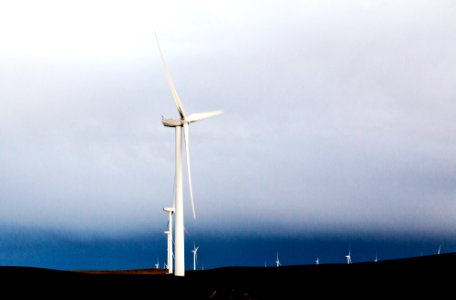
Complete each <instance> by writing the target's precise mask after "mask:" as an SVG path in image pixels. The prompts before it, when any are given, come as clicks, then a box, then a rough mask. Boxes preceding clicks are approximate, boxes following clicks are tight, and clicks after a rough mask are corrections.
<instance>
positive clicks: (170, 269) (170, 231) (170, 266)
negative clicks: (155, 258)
mask: <svg viewBox="0 0 456 300" xmlns="http://www.w3.org/2000/svg"><path fill="white" fill-rule="evenodd" d="M163 211H165V212H167V213H168V230H166V231H165V234H166V235H167V237H168V250H167V251H168V257H167V261H168V262H167V266H168V274H172V273H173V214H174V208H173V207H167V208H163Z"/></svg>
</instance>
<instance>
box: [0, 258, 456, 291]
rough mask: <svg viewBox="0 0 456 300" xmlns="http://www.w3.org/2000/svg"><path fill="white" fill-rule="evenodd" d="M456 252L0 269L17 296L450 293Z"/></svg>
mask: <svg viewBox="0 0 456 300" xmlns="http://www.w3.org/2000/svg"><path fill="white" fill-rule="evenodd" d="M455 270H456V254H453V253H450V254H441V255H431V256H423V257H414V258H406V259H397V260H389V261H379V262H367V263H354V264H350V265H348V264H321V265H301V266H283V267H226V268H217V269H211V270H199V271H187V272H186V276H185V277H183V278H182V277H175V276H173V275H168V274H165V272H166V271H165V270H161V269H141V270H98V271H93V270H91V271H84V270H78V271H61V270H52V269H42V268H31V267H13V266H4V267H0V276H1V282H2V284H1V285H2V290H3V291H4V292H14V294H15V295H20V294H33V295H61V296H62V297H66V296H67V295H74V296H76V295H79V296H83V295H94V294H97V295H103V296H105V297H106V296H119V295H128V296H132V295H147V298H149V299H163V297H165V296H166V297H168V298H171V299H177V298H179V299H184V298H185V299H285V298H289V299H291V298H293V297H294V298H299V299H304V298H306V297H307V296H311V295H312V296H318V298H322V297H325V296H335V295H337V296H344V297H347V296H348V297H351V296H357V297H362V298H365V299H370V298H372V297H375V298H378V297H385V298H386V297H387V298H397V296H404V297H408V299H409V298H410V297H411V296H426V295H428V296H432V298H434V297H435V296H437V295H443V294H447V293H448V292H451V291H452V289H451V288H452V285H453V283H452V277H453V274H454V272H455Z"/></svg>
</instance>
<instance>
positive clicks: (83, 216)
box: [0, 1, 456, 232]
mask: <svg viewBox="0 0 456 300" xmlns="http://www.w3.org/2000/svg"><path fill="white" fill-rule="evenodd" d="M225 5H226V7H225V8H223V9H220V8H216V7H214V6H210V5H208V6H205V7H204V8H202V9H195V10H191V11H190V12H188V15H186V19H185V20H183V21H182V23H181V24H180V25H181V26H182V27H181V28H180V27H178V26H177V25H176V27H175V28H168V29H167V30H164V31H162V32H159V35H160V39H161V42H162V47H163V50H164V52H165V56H166V58H167V60H168V63H169V65H170V68H171V71H172V72H173V75H174V78H175V81H176V84H177V87H178V90H179V93H180V96H181V98H182V101H183V102H184V105H185V107H186V110H187V111H189V112H199V111H206V110H212V109H219V108H223V109H225V114H224V115H223V116H220V117H218V118H214V119H211V120H207V121H204V122H201V123H195V124H193V125H192V127H191V129H190V130H191V158H192V168H193V180H194V191H195V196H196V200H197V210H198V220H197V221H196V222H193V221H191V220H190V215H188V220H189V222H190V223H189V225H188V227H189V228H191V227H193V228H195V229H196V228H199V229H202V230H203V229H204V228H207V226H211V228H219V229H220V230H224V229H226V230H231V229H233V230H236V228H239V227H237V226H241V225H239V224H246V223H247V224H250V225H251V226H252V230H255V228H263V229H265V230H271V228H285V229H287V230H291V229H292V230H295V231H300V230H304V231H305V230H326V229H328V230H329V229H332V230H341V229H347V228H348V229H351V230H369V229H372V230H386V231H407V230H419V231H422V232H437V231H439V232H442V231H443V232H447V231H448V232H452V229H451V228H454V225H455V222H454V218H453V216H454V214H455V210H456V207H455V205H454V204H453V203H454V201H453V199H454V198H455V196H456V188H455V187H454V186H455V185H454V182H455V179H456V178H455V176H456V175H454V174H456V173H455V172H454V171H455V168H454V166H455V165H456V164H455V163H456V161H455V158H454V153H455V150H456V141H455V139H454V138H453V136H454V134H453V132H455V129H456V128H455V127H456V124H455V122H454V120H455V119H456V116H455V114H456V113H455V112H456V107H455V102H454V101H453V100H454V98H455V92H454V89H453V78H455V77H456V74H455V73H456V71H455V70H456V68H455V67H456V59H455V57H454V55H453V53H455V50H456V49H455V48H456V43H455V42H454V39H453V38H452V33H453V32H454V29H456V28H455V25H456V22H455V21H454V20H453V19H454V18H453V16H454V12H455V6H454V4H452V2H450V1H440V2H438V3H435V2H431V1H395V2H394V3H393V2H387V1H369V2H366V1H344V3H340V4H334V3H333V2H331V4H330V2H329V1H318V2H317V1H309V2H300V1H297V2H294V1H289V2H288V1H287V2H280V3H275V2H267V1H266V2H264V1H262V2H261V3H259V2H258V3H255V2H249V4H245V6H244V4H241V3H235V5H228V4H226V3H225ZM224 10H226V11H224ZM184 15H185V14H184ZM192 20H193V21H195V22H193V23H192V22H190V21H192ZM196 21H197V22H196ZM139 23H140V22H139ZM135 28H136V27H132V28H131V30H134V29H135ZM137 29H138V30H139V27H138V28H137ZM141 30H144V29H141ZM150 33H152V29H151V30H150ZM122 36H124V35H120V37H122ZM137 36H141V38H144V36H142V35H137ZM152 37H153V35H152V34H151V35H150V36H149V37H148V38H149V39H150V41H148V42H144V41H139V40H133V42H136V43H138V44H137V45H135V46H138V45H143V47H144V48H143V50H141V51H142V52H141V51H140V50H138V51H139V52H133V53H134V54H133V55H132V56H131V57H128V56H127V57H125V56H119V57H118V59H116V57H117V56H116V52H115V51H114V50H113V51H114V52H113V53H108V54H109V55H108V56H109V57H110V59H107V60H102V59H97V57H93V58H91V57H90V56H89V57H86V58H78V59H75V58H74V57H69V58H67V59H65V58H63V59H62V58H61V57H60V56H59V58H55V59H53V58H52V57H51V58H43V57H33V56H30V55H29V56H27V55H25V54H24V55H22V56H20V55H18V56H17V57H15V58H14V59H11V57H10V56H8V55H4V56H0V62H1V64H2V66H4V67H2V68H1V69H0V82H2V88H1V89H0V99H1V100H0V102H1V105H2V109H1V110H0V168H1V171H0V179H1V180H0V190H1V191H2V192H1V193H2V197H1V202H0V203H1V205H2V210H1V212H0V216H1V219H2V220H3V221H2V222H4V223H19V224H25V225H40V226H50V227H65V228H69V229H74V230H92V231H114V232H116V231H125V230H127V231H128V230H140V229H144V228H155V229H156V228H160V227H162V226H163V224H164V222H165V215H164V214H163V213H162V212H161V208H162V207H164V206H167V205H169V203H170V202H171V199H172V188H173V182H172V181H173V176H174V174H173V172H174V133H173V131H172V130H171V129H169V128H164V127H163V126H162V125H161V124H160V119H161V116H162V115H164V116H166V117H172V116H176V115H177V113H176V110H175V108H174V104H173V102H172V100H171V96H170V93H169V91H168V89H167V86H166V80H165V77H164V74H163V71H162V69H161V65H160V62H159V56H158V53H157V50H156V49H155V45H154V44H153V38H152ZM130 42H131V41H130ZM138 47H139V46H138ZM135 49H137V48H135ZM187 49H188V50H187ZM95 52H96V51H94V53H95ZM89 54H90V52H89ZM97 54H98V52H97ZM61 55H62V56H63V57H64V53H63V54H62V53H61ZM268 228H269V229H268Z"/></svg>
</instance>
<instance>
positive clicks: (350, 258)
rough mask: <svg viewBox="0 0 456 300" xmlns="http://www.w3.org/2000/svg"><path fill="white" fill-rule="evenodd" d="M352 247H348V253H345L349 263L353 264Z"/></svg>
mask: <svg viewBox="0 0 456 300" xmlns="http://www.w3.org/2000/svg"><path fill="white" fill-rule="evenodd" d="M350 252H351V251H350V248H349V249H348V255H345V258H347V264H351V263H352V257H351V253H350Z"/></svg>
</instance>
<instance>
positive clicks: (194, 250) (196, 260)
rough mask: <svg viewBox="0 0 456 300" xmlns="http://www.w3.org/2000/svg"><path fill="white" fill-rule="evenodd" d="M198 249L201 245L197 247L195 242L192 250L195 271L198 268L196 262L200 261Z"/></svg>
mask: <svg viewBox="0 0 456 300" xmlns="http://www.w3.org/2000/svg"><path fill="white" fill-rule="evenodd" d="M198 249H199V246H198V247H196V245H195V244H193V250H192V252H193V271H195V270H196V264H197V263H198V257H197V254H196V253H197V252H198Z"/></svg>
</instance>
